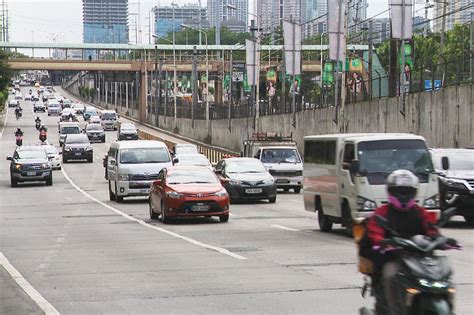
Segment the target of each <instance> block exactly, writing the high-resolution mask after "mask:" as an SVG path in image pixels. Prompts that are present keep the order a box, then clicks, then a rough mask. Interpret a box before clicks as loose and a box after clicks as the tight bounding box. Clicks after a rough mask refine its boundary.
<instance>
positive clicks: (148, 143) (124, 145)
mask: <svg viewBox="0 0 474 315" xmlns="http://www.w3.org/2000/svg"><path fill="white" fill-rule="evenodd" d="M111 147H115V148H118V149H135V148H168V147H167V146H166V144H165V143H164V142H161V141H157V140H132V141H115V142H113V143H112V144H111Z"/></svg>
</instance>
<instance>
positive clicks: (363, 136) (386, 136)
mask: <svg viewBox="0 0 474 315" xmlns="http://www.w3.org/2000/svg"><path fill="white" fill-rule="evenodd" d="M400 138H404V139H413V140H423V141H424V140H425V138H423V137H422V136H419V135H414V134H411V133H343V134H328V135H317V136H306V137H304V140H305V141H306V140H323V139H334V140H335V139H344V140H352V141H377V140H396V139H400Z"/></svg>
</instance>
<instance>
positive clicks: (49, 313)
mask: <svg viewBox="0 0 474 315" xmlns="http://www.w3.org/2000/svg"><path fill="white" fill-rule="evenodd" d="M0 265H2V266H3V268H5V270H6V271H7V272H8V273H9V274H10V276H11V277H12V278H13V280H14V281H15V282H16V283H17V284H18V285H19V286H20V287H21V288H22V289H23V291H25V293H26V294H28V296H29V297H30V298H31V299H32V300H33V301H34V302H35V303H36V305H38V307H39V308H40V309H41V310H42V311H43V312H44V313H45V314H46V315H56V314H59V312H58V310H57V309H55V308H54V306H53V305H52V304H51V303H49V302H48V301H47V300H46V299H45V298H44V297H43V296H42V295H41V294H40V293H39V292H38V291H36V289H35V288H33V286H32V285H31V284H30V283H29V282H28V281H26V279H25V278H24V277H23V276H22V275H21V273H20V272H19V271H18V270H17V269H16V268H15V267H14V266H13V265H12V264H11V263H10V261H9V260H8V258H7V257H6V256H5V255H4V254H3V253H2V252H0Z"/></svg>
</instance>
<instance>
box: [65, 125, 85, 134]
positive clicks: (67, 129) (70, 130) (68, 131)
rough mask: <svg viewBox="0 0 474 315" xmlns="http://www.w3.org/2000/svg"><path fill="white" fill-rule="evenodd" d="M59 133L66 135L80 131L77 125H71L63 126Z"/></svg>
mask: <svg viewBox="0 0 474 315" xmlns="http://www.w3.org/2000/svg"><path fill="white" fill-rule="evenodd" d="M61 133H62V134H68V135H71V134H73V135H77V134H80V133H81V131H80V130H79V127H73V126H71V127H63V128H62V129H61Z"/></svg>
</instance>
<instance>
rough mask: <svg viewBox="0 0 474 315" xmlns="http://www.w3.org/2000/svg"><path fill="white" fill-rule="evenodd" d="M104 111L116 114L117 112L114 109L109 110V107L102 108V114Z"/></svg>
mask: <svg viewBox="0 0 474 315" xmlns="http://www.w3.org/2000/svg"><path fill="white" fill-rule="evenodd" d="M104 113H114V114H116V113H117V112H116V111H114V110H110V109H104V110H103V111H102V114H104Z"/></svg>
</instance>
